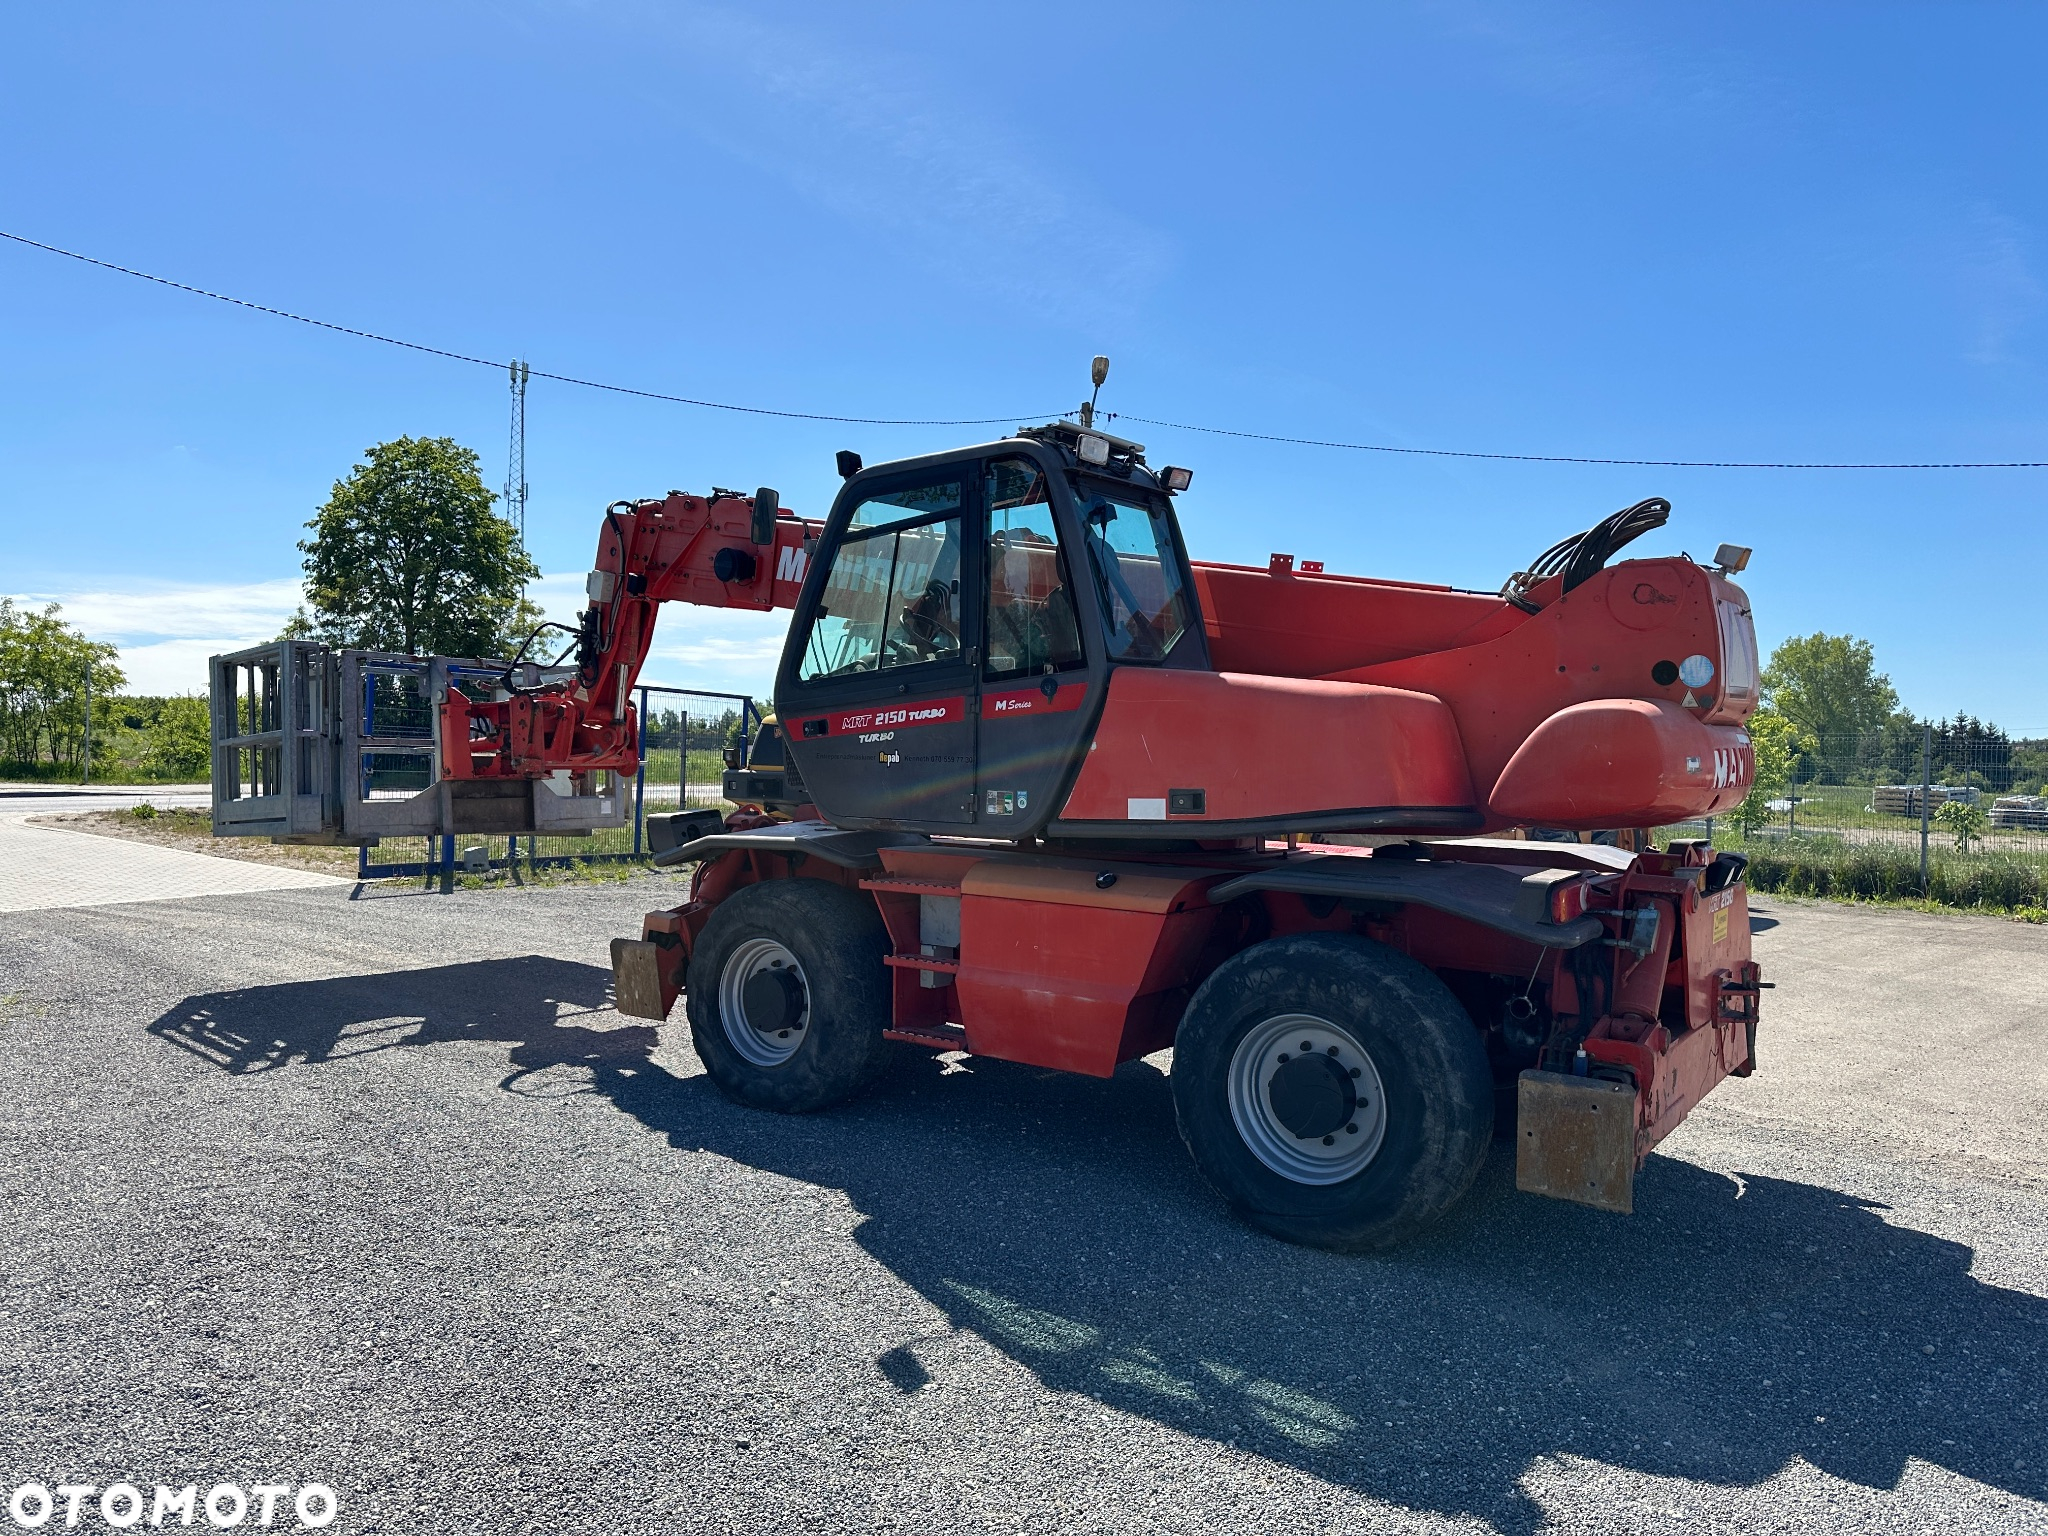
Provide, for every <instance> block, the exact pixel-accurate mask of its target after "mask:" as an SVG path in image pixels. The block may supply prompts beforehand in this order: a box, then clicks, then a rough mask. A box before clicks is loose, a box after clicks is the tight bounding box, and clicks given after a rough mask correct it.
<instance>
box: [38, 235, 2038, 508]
mask: <svg viewBox="0 0 2048 1536" xmlns="http://www.w3.org/2000/svg"><path fill="white" fill-rule="evenodd" d="M0 240H12V241H13V242H15V243H16V244H17V245H25V246H29V247H31V248H32V249H34V250H38V251H47V252H49V253H50V254H51V255H53V256H64V257H68V258H69V259H70V260H72V261H80V262H84V263H85V264H86V265H88V266H93V267H100V268H103V269H104V270H106V271H108V272H119V273H120V274H122V275H123V276H124V277H139V278H141V279H142V280H143V281H144V282H150V283H158V284H161V285H162V286H163V287H165V288H176V289H177V290H179V291H180V292H181V293H190V294H196V295H197V296H198V297H200V298H203V299H214V300H217V301H218V302H220V303H222V304H234V305H237V306H239V307H240V308H243V309H253V310H256V311H258V312H260V313H262V314H266V315H275V316H277V317H278V318H279V319H281V320H295V321H297V322H298V323H299V324H301V325H311V326H317V327H319V328H320V329H321V330H325V331H337V332H339V333H340V334H342V335H344V336H355V337H358V338H360V339H361V340H364V341H378V342H382V343H384V344H385V345H386V346H391V347H404V348H406V349H407V350H408V351H412V352H425V353H427V354H429V355H430V356H433V357H445V358H448V359H449V360H451V361H453V362H458V363H474V364H476V365H478V366H480V367H484V368H505V367H508V366H511V365H509V364H507V363H505V362H501V361H498V360H496V359H493V358H487V357H472V356H470V355H469V354H467V353H464V352H451V351H449V350H448V349H447V348H445V347H430V346H427V345H425V344H424V343H422V342H417V341H405V340H402V339H401V338H399V337H396V336H384V335H380V334H379V333H378V332H376V331H365V330H359V329H357V328H356V327H355V326H351V325H337V324H336V323H334V322H333V321H331V320H316V319H314V318H313V317H312V316H310V315H300V314H294V313H293V312H292V311H291V310H288V309H277V308H274V307H272V306H271V305H268V304H257V303H254V302H252V301H251V300H248V299H238V298H235V297H234V296H233V295H231V294H225V293H215V292H214V291H213V290H211V289H209V288H197V287H194V286H193V285H192V284H190V283H180V282H174V281H173V280H172V279H170V278H168V277H158V276H157V275H156V274H155V273H152V272H140V271H137V270H136V269H135V268H133V267H124V266H120V265H118V264H116V263H114V262H111V261H102V260H100V259H99V258H98V257H97V256H87V255H84V254H82V253H80V252H78V251H67V250H65V249H64V248H63V247H62V246H58V245H47V244H45V243H44V242H43V241H41V240H31V239H29V238H28V237H27V236H26V235H16V234H10V233H9V232H8V231H6V230H0ZM518 367H519V369H520V374H521V377H522V379H523V378H525V377H527V376H529V375H530V376H531V377H533V378H536V379H551V380H553V381H554V382H555V383H557V384H574V385H576V386H577V387H579V388H582V389H601V390H604V391H606V392H608V393H610V394H615V395H632V396H634V397H635V398H637V399H641V400H660V401H665V402H667V403H669V404H672V405H693V406H697V407H699V408H701V409H703V410H709V411H732V412H735V413H738V414H740V415H746V416H774V417H779V418H782V419H784V420H788V421H829V422H838V423H842V424H844V425H847V426H867V427H986V426H995V425H999V424H1000V423H1003V422H1010V421H1019V420H1032V419H1036V418H1037V417H1040V416H1045V415H1051V414H1058V415H1062V416H1068V415H1072V414H1073V412H1071V411H1061V412H1058V413H1052V412H1030V411H1024V412H1013V413H1011V414H1009V415H1006V416H970V417H951V418H943V417H895V416H834V415H828V414H826V413H824V412H820V411H784V410H776V409H773V408H771V407H768V406H762V405H735V404H733V403H731V402H730V401H725V400H702V399H697V398H695V397H694V396H690V395H669V394H662V393H660V392H658V391H656V390H651V389H634V388H631V387H630V386H628V385H624V384H607V383H605V382H604V381H602V380H600V379H582V378H577V377H576V376H574V375H573V374H566V373H548V372H546V371H544V370H542V369H539V368H533V369H530V370H529V369H528V368H527V366H526V365H525V364H523V363H522V364H519V365H518ZM1103 417H1104V419H1105V420H1109V421H1116V420H1123V421H1135V422H1139V423H1142V424H1143V425H1145V426H1148V427H1164V428H1166V429H1167V430H1168V431H1173V432H1202V433H1206V434H1208V435H1209V436H1212V437H1235V438H1242V439H1244V440H1246V441H1249V442H1259V443H1284V444H1287V445H1289V446H1291V447H1299V448H1339V449H1345V450H1348V451H1350V452H1354V453H1400V454H1410V455H1413V456H1416V457H1419V458H1431V459H1493V460H1498V461H1502V462H1507V463H1516V464H1607V465H1620V466H1625V467H1629V468H1639V469H1832V470H1841V469H2048V459H2021V460H2006V461H2000V462H1978V463H1970V462H1951V463H1936V462H1928V463H1885V464H1878V463H1871V464H1860V463H1832V462H1810V463H1799V462H1781V461H1743V460H1733V459H1609V458H1597V457H1594V456H1592V455H1581V454H1553V453H1488V452H1482V451H1479V450H1476V449H1469V448H1407V447H1400V446H1397V445H1394V444H1390V443H1348V442H1341V441H1337V440H1335V439H1330V438H1319V437H1284V436H1281V435H1280V434H1278V433H1274V432H1247V431H1243V430H1240V429H1238V428H1235V427H1208V426H1199V425H1196V424H1194V423H1192V422H1184V421H1161V420H1158V419H1156V418H1154V417H1150V416H1134V415H1130V414H1128V413H1124V412H1115V411H1105V412H1104V413H1103Z"/></svg>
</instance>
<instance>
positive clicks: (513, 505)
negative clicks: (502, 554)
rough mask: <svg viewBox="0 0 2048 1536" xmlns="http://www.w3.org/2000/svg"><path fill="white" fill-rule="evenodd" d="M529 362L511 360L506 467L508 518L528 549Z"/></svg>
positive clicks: (506, 512)
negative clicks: (510, 395) (510, 439)
mask: <svg viewBox="0 0 2048 1536" xmlns="http://www.w3.org/2000/svg"><path fill="white" fill-rule="evenodd" d="M530 371H531V370H530V369H528V367H527V366H526V364H524V363H522V362H517V361H515V362H514V363H513V364H512V449H511V453H510V455H509V464H508V467H507V468H506V471H505V520H506V521H507V522H509V523H510V524H511V525H512V526H513V527H514V528H517V529H518V530H519V548H520V550H521V551H522V552H524V551H525V549H526V379H527V375H528V373H529V372H530Z"/></svg>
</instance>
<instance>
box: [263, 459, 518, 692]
mask: <svg viewBox="0 0 2048 1536" xmlns="http://www.w3.org/2000/svg"><path fill="white" fill-rule="evenodd" d="M496 499H497V498H496V497H495V496H493V495H492V494H491V492H490V491H489V490H487V489H485V487H484V482H483V478H482V476H480V475H479V474H478V473H477V458H476V455H475V454H474V453H473V452H471V451H470V450H469V449H467V448H464V447H462V446H460V445H459V444H458V443H456V442H455V440H454V439H452V438H446V437H401V438H399V439H397V440H396V441H395V442H389V443H379V444H377V446H376V447H374V448H372V449H370V450H369V454H368V462H367V463H364V464H358V465H356V466H355V469H354V470H353V471H352V472H351V473H350V475H349V477H348V478H347V479H346V480H338V481H336V482H335V485H334V493H333V495H331V496H330V497H329V498H328V500H327V504H326V505H325V506H323V507H322V508H321V509H320V510H319V511H318V512H317V513H316V514H315V515H314V517H313V520H312V521H311V522H310V523H308V524H307V525H306V527H307V528H308V530H310V531H311V533H312V537H311V538H310V539H308V540H306V541H305V542H304V543H302V544H300V545H299V549H300V551H301V552H302V553H303V554H304V555H305V557H306V561H305V566H306V594H307V597H308V599H309V600H310V602H311V604H312V611H311V613H310V614H309V613H306V612H304V611H303V610H301V613H300V616H299V617H298V618H296V619H295V620H294V621H293V624H292V629H291V631H288V632H297V633H302V634H312V635H316V636H318V637H319V638H321V639H324V640H326V641H328V642H329V643H330V644H333V645H347V646H361V647H364V648H366V649H371V650H383V651H404V652H406V653H408V654H410V655H414V656H424V655H442V656H499V655H504V654H506V653H507V651H508V650H509V649H510V648H511V646H513V645H515V644H517V641H518V638H519V637H520V636H523V635H524V634H525V633H526V631H527V630H529V629H531V628H532V627H533V625H535V624H537V623H539V622H540V610H539V609H538V608H536V607H535V606H534V605H533V604H532V603H530V602H528V601H527V600H526V598H525V596H524V595H523V594H524V591H525V586H526V583H527V582H528V581H530V580H532V579H533V578H534V577H536V576H538V575H539V574H540V572H539V570H538V569H537V568H536V567H535V566H534V564H533V562H532V561H531V560H530V559H528V558H527V555H526V551H525V550H523V549H521V548H520V547H519V535H518V532H517V530H515V529H514V528H513V527H512V525H511V524H510V523H508V522H506V521H505V520H504V519H503V518H501V517H499V516H497V515H496V514H495V513H493V512H492V511H491V504H492V502H494V501H495V500H496Z"/></svg>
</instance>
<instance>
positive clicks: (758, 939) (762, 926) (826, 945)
mask: <svg viewBox="0 0 2048 1536" xmlns="http://www.w3.org/2000/svg"><path fill="white" fill-rule="evenodd" d="M888 948H889V941H888V934H887V931H886V929H884V927H883V925H882V917H881V914H880V913H879V912H877V911H876V910H875V904H874V902H873V900H872V899H870V898H868V897H865V896H862V895H860V894H858V893H857V892H854V891H849V890H847V889H845V888H844V887H842V886H837V885H827V884H826V883H825V882H824V881H822V880H769V881H764V882H762V883H761V884H759V885H750V886H747V887H745V888H744V889H743V890H740V891H737V892H735V893H734V894H733V895H732V896H730V897H728V898H727V899H726V900H725V901H723V902H721V903H719V906H718V909H717V910H716V911H714V912H713V913H712V914H711V919H710V921H709V922H707V923H706V924H705V925H704V932H703V933H702V935H701V936H699V938H698V940H697V943H696V946H695V948H694V949H693V950H692V952H691V955H690V968H689V972H688V976H687V981H688V986H687V988H686V989H685V994H686V1003H687V1008H688V1012H689V1017H690V1039H691V1041H692V1043H693V1044H694V1045H695V1046H696V1048H697V1056H698V1059H700V1060H701V1061H702V1062H703V1063H704V1070H705V1071H706V1072H707V1073H708V1074H709V1075H710V1078H711V1081H712V1082H713V1083H715V1084H717V1085H718V1089H719V1091H720V1092H721V1093H723V1094H724V1095H725V1096H726V1097H727V1098H729V1099H734V1100H737V1101H738V1102H739V1103H742V1104H749V1105H752V1106H753V1107H754V1108H756V1109H774V1110H781V1111H783V1112H784V1113H792V1114H793V1113H800V1112H802V1111H804V1110H812V1109H823V1108H825V1107H826V1106H827V1105H829V1104H836V1103H838V1102H839V1101H841V1100H842V1099H846V1098H850V1097H851V1096H852V1095H854V1094H855V1093H857V1092H859V1091H860V1090H861V1089H862V1088H863V1087H865V1086H866V1085H867V1084H868V1083H869V1082H870V1081H871V1080H872V1079H873V1078H874V1077H875V1076H876V1075H877V1074H878V1073H879V1072H880V1071H881V1069H882V1068H883V1067H884V1066H885V1065H886V1064H887V1062H888V1058H889V1045H888V1043H887V1042H886V1041H885V1040H884V1039H883V1038H882V1031H883V1030H884V1029H886V1028H888V1025H889V973H888V970H887V968H886V967H885V966H884V965H883V963H882V957H883V956H884V955H885V954H887V953H888Z"/></svg>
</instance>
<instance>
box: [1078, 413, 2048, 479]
mask: <svg viewBox="0 0 2048 1536" xmlns="http://www.w3.org/2000/svg"><path fill="white" fill-rule="evenodd" d="M1102 414H1103V416H1104V418H1105V419H1107V420H1110V421H1119V420H1121V421H1136V422H1142V423H1143V424H1144V425H1146V426H1148V427H1165V428H1167V429H1168V430H1170V431H1174V432H1206V433H1208V434H1209V435H1210V436H1212V437H1242V438H1249V439H1251V440H1252V441H1254V442H1260V443H1290V444H1293V445H1295V446H1297V447H1301V448H1348V449H1351V450H1352V451H1354V452H1357V453H1412V454H1416V455H1419V456H1421V457H1424V458H1431V459H1506V460H1510V461H1512V462H1514V463H1517V464H1625V465H1630V466H1634V467H1639V468H1648V469H2048V459H2027V460H2014V461H2011V462H2008V463H1998V464H1963V463H1956V464H1818V463H1816V464H1791V463H1763V462H1755V463H1745V462H1738V461H1736V460H1732V459H1596V458H1591V457H1580V456H1578V455H1573V454H1561V453H1478V452H1474V451H1472V450H1470V449H1462V448H1397V447H1393V446H1391V445H1389V444H1385V443H1340V442H1333V441H1331V440H1329V439H1327V438H1320V437H1279V436H1276V435H1275V434H1273V433H1271V432H1240V431H1237V430H1235V429H1234V428H1231V427H1198V426H1195V425H1193V424H1191V423H1189V422H1185V421H1155V420H1153V419H1152V418H1151V417H1149V416H1133V415H1130V414H1129V413H1128V412H1120V411H1104V412H1103V413H1102Z"/></svg>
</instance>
